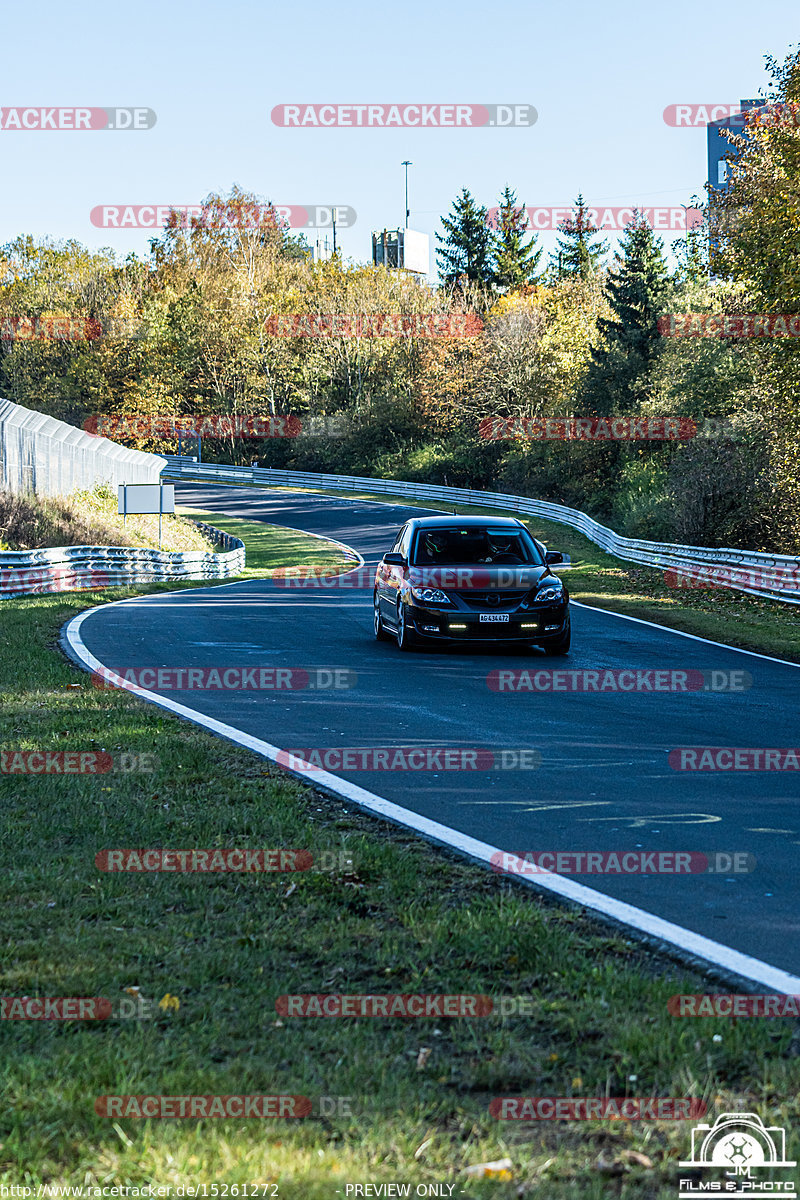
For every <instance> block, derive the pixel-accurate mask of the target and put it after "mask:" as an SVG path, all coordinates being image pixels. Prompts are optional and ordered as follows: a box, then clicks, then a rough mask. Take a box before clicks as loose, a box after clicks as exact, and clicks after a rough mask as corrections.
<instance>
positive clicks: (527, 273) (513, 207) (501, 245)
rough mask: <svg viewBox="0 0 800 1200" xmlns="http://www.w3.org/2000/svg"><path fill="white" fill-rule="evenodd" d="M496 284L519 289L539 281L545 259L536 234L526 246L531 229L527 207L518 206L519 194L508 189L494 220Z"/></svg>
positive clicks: (503, 195) (501, 198)
mask: <svg viewBox="0 0 800 1200" xmlns="http://www.w3.org/2000/svg"><path fill="white" fill-rule="evenodd" d="M494 227H495V229H496V231H497V232H496V235H495V249H494V283H495V285H496V286H497V287H500V288H507V289H511V288H519V287H523V286H524V285H525V284H526V283H534V282H535V280H536V268H537V266H538V264H539V259H540V258H541V257H542V250H541V247H539V246H538V245H537V242H538V238H537V236H536V234H534V235H533V237H532V238H531V240H530V241H529V242H528V243H527V245H525V244H524V243H523V238H524V236H525V231H526V230H527V228H528V218H527V216H526V214H525V205H524V204H521V205H517V196H516V192H514V191H512V189H511V188H510V187H506V188H505V190H504V192H503V194H502V196H501V197H500V206H499V209H498V212H497V217H496V219H495V226H494Z"/></svg>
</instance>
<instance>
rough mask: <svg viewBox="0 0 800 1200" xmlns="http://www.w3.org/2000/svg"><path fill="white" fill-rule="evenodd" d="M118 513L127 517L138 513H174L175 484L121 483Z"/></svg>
mask: <svg viewBox="0 0 800 1200" xmlns="http://www.w3.org/2000/svg"><path fill="white" fill-rule="evenodd" d="M117 512H118V513H123V514H124V515H126V516H130V515H131V514H137V513H174V512H175V484H174V483H121V484H120V485H119V492H118V506H117Z"/></svg>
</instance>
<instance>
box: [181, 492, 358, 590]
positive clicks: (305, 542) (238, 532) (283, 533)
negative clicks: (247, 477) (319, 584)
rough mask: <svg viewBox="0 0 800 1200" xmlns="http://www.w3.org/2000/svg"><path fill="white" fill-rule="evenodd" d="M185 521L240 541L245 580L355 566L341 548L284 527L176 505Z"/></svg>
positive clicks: (336, 569)
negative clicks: (288, 570)
mask: <svg viewBox="0 0 800 1200" xmlns="http://www.w3.org/2000/svg"><path fill="white" fill-rule="evenodd" d="M176 509H177V511H178V512H179V513H180V515H181V516H182V517H192V518H193V519H195V520H197V521H204V522H205V523H206V524H208V525H213V526H214V528H215V529H221V530H222V531H223V533H230V534H233V536H234V537H238V538H241V539H242V541H243V542H244V544H245V547H246V566H245V570H244V572H243V574H242V575H241V576H239V578H242V579H247V578H250V579H256V578H260V577H263V575H264V574H265V573H266V572H269V571H271V570H273V569H274V568H275V567H277V566H281V567H291V566H299V565H303V566H312V565H313V566H315V567H322V568H324V569H325V570H330V571H331V572H332V573H333V572H336V571H342V570H349V569H350V568H351V567H352V566H354V565H355V564H354V562H353V560H352V559H350V558H346V557H345V555H344V554H343V553H342V552H341V550H340V549H339V548H338V546H336V545H334V543H333V542H329V541H327V539H325V538H315V537H310V536H309V535H308V534H307V533H302V532H300V531H298V530H296V529H289V528H288V527H287V526H285V525H267V524H265V523H264V522H263V521H243V520H241V518H239V517H227V516H225V514H224V513H215V512H205V511H203V510H201V509H197V508H187V507H185V506H184V505H177V506H176Z"/></svg>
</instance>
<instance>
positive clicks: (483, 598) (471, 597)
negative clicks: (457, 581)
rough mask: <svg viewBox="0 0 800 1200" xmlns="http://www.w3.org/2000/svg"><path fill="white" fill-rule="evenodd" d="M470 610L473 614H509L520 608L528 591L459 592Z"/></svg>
mask: <svg viewBox="0 0 800 1200" xmlns="http://www.w3.org/2000/svg"><path fill="white" fill-rule="evenodd" d="M458 594H459V596H460V597H461V599H462V600H463V601H464V603H465V604H466V605H467V607H468V608H471V609H472V611H473V612H509V611H510V610H513V609H516V608H519V605H520V603H521V602H522V601H523V600H524V599H525V597H526V596H527V595H528V590H527V589H525V590H524V591H521V592H507V591H502V590H500V589H495V590H493V591H488V592H473V591H469V592H459V593H458Z"/></svg>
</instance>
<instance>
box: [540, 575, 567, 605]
mask: <svg viewBox="0 0 800 1200" xmlns="http://www.w3.org/2000/svg"><path fill="white" fill-rule="evenodd" d="M563 599H564V585H563V583H562V582H561V580H560V579H559V580H557V581H556V582H555V583H546V584H545V586H544V587H542V588H539V591H538V592H537V593H536V595H535V596H534V600H535V601H536V602H537V604H540V603H541V602H542V601H543V600H545V601H547V600H563Z"/></svg>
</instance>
